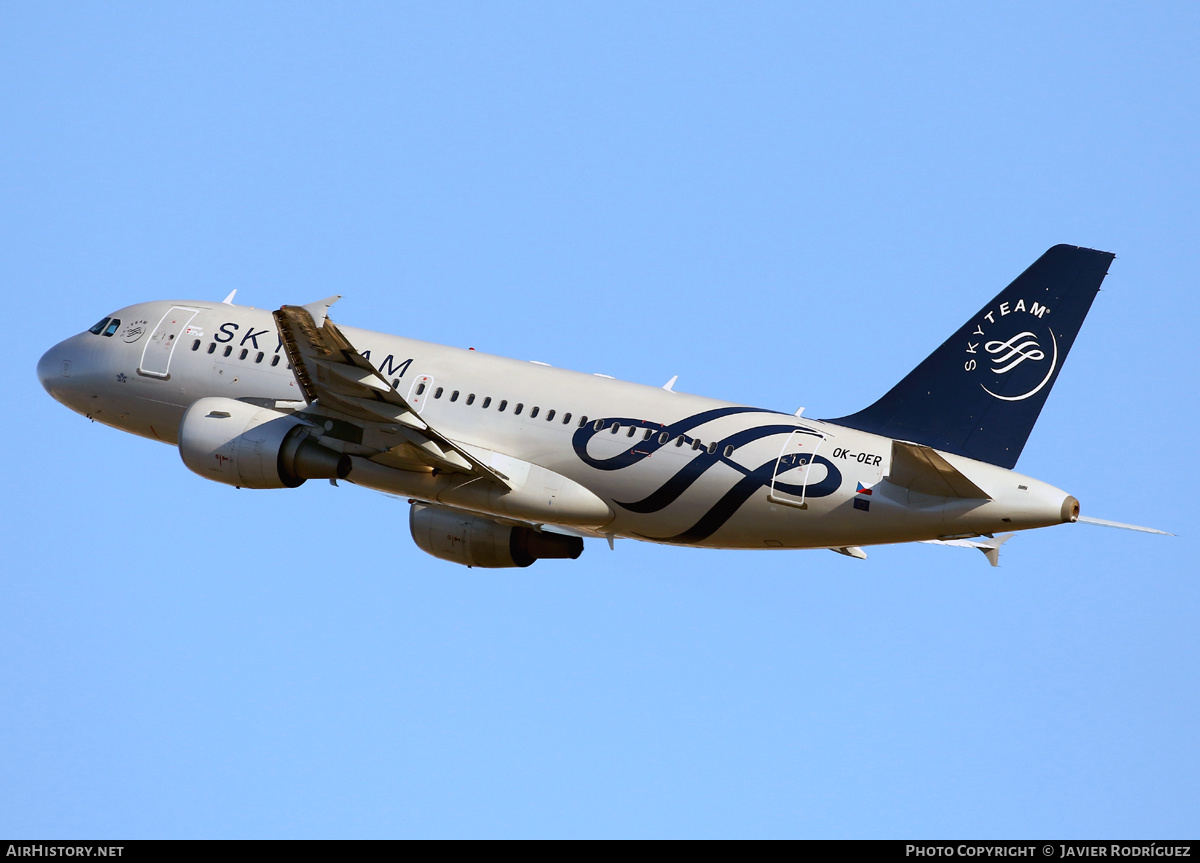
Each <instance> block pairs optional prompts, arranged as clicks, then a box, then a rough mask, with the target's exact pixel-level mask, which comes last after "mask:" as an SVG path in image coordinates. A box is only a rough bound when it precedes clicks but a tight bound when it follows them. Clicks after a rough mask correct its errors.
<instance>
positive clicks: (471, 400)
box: [467, 393, 475, 405]
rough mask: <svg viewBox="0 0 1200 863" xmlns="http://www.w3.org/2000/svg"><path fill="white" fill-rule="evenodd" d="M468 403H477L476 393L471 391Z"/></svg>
mask: <svg viewBox="0 0 1200 863" xmlns="http://www.w3.org/2000/svg"><path fill="white" fill-rule="evenodd" d="M467 404H469V405H473V404H475V393H471V394H469V395H468V396H467Z"/></svg>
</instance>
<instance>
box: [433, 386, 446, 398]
mask: <svg viewBox="0 0 1200 863" xmlns="http://www.w3.org/2000/svg"><path fill="white" fill-rule="evenodd" d="M445 391H446V390H445V387H438V388H437V389H436V390H434V391H433V397H434V398H435V399H440V398H441V397H442V393H444V392H445Z"/></svg>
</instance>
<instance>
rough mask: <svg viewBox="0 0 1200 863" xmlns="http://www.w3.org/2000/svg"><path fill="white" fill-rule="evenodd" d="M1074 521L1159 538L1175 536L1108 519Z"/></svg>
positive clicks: (1083, 517) (1084, 516) (1085, 517)
mask: <svg viewBox="0 0 1200 863" xmlns="http://www.w3.org/2000/svg"><path fill="white" fill-rule="evenodd" d="M1076 521H1081V522H1083V523H1084V524H1098V525H1100V526H1101V527H1119V528H1121V530H1138V531H1141V532H1142V533H1157V534H1159V535H1161V536H1174V535H1175V534H1173V533H1168V532H1167V531H1165V530H1157V529H1156V528H1153V527H1142V526H1141V525H1137V524H1125V523H1124V522H1120V521H1109V520H1108V519H1104V518H1088V517H1087V516H1086V515H1081V516H1079V518H1077V519H1076Z"/></svg>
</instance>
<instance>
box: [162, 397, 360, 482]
mask: <svg viewBox="0 0 1200 863" xmlns="http://www.w3.org/2000/svg"><path fill="white" fill-rule="evenodd" d="M311 428H312V426H310V425H309V424H307V423H305V422H304V421H303V420H300V419H298V418H296V417H295V416H292V415H291V414H285V413H281V412H280V411H276V410H271V409H270V408H260V407H256V406H255V405H251V404H246V403H245V402H239V401H237V400H236V399H223V398H207V399H200V400H199V401H198V402H195V403H194V404H193V405H192V406H191V407H189V408H188V409H187V412H186V413H184V415H183V421H182V422H181V423H180V424H179V454H180V456H181V457H182V458H183V463H184V464H185V465H187V466H188V468H189V469H190V470H192V471H194V472H195V473H198V474H200V476H202V477H204V478H205V479H211V480H213V481H214V482H222V483H225V484H226V485H234V486H238V487H244V488H296V487H297V486H299V485H303V484H304V481H305V480H310V479H345V478H346V477H347V476H349V475H350V468H351V462H350V457H349V456H347V455H345V454H343V453H339V452H335V451H334V450H331V449H329V448H328V447H325V446H322V445H321V444H319V443H317V442H316V441H314V440H312V438H311V437H310V431H309V430H310V429H311Z"/></svg>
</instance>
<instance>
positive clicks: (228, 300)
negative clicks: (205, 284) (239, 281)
mask: <svg viewBox="0 0 1200 863" xmlns="http://www.w3.org/2000/svg"><path fill="white" fill-rule="evenodd" d="M237 291H238V289H237V288H234V289H233V290H232V291H230V292H229V296H227V297H226V298H225V299H223V300H221V302H222V303H224V304H225V305H227V306H232V305H233V297H234V295H235V294H236V293H237Z"/></svg>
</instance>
